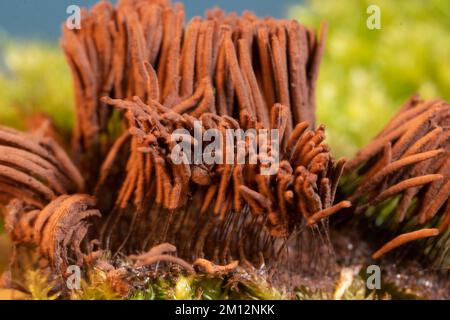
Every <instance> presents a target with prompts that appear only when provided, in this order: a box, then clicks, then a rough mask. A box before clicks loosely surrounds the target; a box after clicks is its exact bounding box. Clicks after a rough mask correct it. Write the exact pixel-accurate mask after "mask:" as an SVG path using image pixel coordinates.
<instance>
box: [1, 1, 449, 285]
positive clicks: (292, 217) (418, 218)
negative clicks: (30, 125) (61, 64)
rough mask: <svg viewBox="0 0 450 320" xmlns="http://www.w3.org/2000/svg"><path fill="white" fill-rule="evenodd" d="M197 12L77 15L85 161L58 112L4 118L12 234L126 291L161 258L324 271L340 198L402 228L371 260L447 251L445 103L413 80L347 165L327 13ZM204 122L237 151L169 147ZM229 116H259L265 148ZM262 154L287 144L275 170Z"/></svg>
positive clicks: (193, 268) (216, 269) (49, 263)
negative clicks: (330, 119) (328, 137)
mask: <svg viewBox="0 0 450 320" xmlns="http://www.w3.org/2000/svg"><path fill="white" fill-rule="evenodd" d="M184 19H185V14H184V10H183V6H182V5H181V4H176V5H175V6H172V5H171V4H170V2H169V1H164V0H160V1H158V0H120V1H118V4H117V6H115V7H114V6H113V5H111V4H110V3H108V2H104V1H102V2H100V3H99V4H97V5H96V6H95V7H94V8H92V9H91V10H89V11H88V10H83V12H82V22H81V29H79V30H69V29H67V28H66V27H64V29H63V37H62V39H61V44H62V47H63V49H64V52H65V54H66V56H67V61H68V63H69V65H70V67H71V71H72V76H73V83H74V92H75V102H76V104H75V105H76V112H75V114H76V126H75V128H74V132H73V135H72V150H71V151H72V155H73V162H72V160H71V159H70V158H69V156H68V155H67V154H66V152H65V151H64V150H63V149H62V148H61V147H60V146H59V145H58V144H57V143H56V142H55V140H54V139H53V138H52V137H50V135H49V134H48V132H47V131H46V129H45V126H44V127H42V128H40V129H39V130H37V131H35V132H30V133H22V132H19V131H16V130H13V129H9V128H4V127H2V128H0V151H3V152H0V201H1V203H2V206H4V207H5V210H3V212H4V221H5V226H6V230H7V232H8V234H9V236H10V238H11V240H12V241H13V242H14V244H15V246H16V247H17V248H25V249H32V250H34V251H36V252H38V254H39V257H40V258H41V259H40V261H39V265H40V267H41V268H46V270H50V272H52V273H53V274H56V275H59V276H65V275H66V270H67V267H68V266H69V265H73V264H75V265H79V266H81V265H87V266H89V267H95V268H99V269H101V270H104V271H105V272H108V277H109V276H111V277H112V278H114V279H115V281H116V282H117V283H118V284H119V286H120V287H121V288H122V289H123V290H125V289H127V288H130V286H131V285H130V283H127V282H126V280H125V279H127V277H131V276H133V275H134V276H136V275H138V276H137V277H141V276H142V274H141V272H144V274H146V273H145V272H155V271H156V270H157V269H158V270H161V268H160V265H161V264H162V265H163V266H166V267H169V268H162V270H163V271H164V270H169V269H172V270H173V269H174V268H175V269H176V270H178V271H180V270H182V271H183V272H187V273H194V272H197V271H202V272H205V273H207V274H209V275H216V276H222V275H223V274H226V273H230V272H234V271H235V270H236V269H241V268H242V269H245V270H253V271H254V270H256V269H257V270H260V269H262V270H265V271H266V270H270V271H272V270H274V271H282V272H284V275H286V274H288V275H312V274H323V273H325V272H328V271H335V270H336V269H335V267H336V263H335V256H334V252H333V248H332V240H331V239H330V235H329V220H330V218H332V217H333V216H335V215H339V213H342V212H343V211H345V212H347V213H350V214H351V216H352V217H353V218H352V219H358V220H360V221H363V223H367V220H365V219H360V218H359V217H361V215H362V214H364V216H365V217H369V218H373V219H374V220H377V221H378V222H377V223H378V224H380V223H379V221H381V222H382V225H383V226H387V229H388V230H389V231H390V234H391V235H392V234H395V235H396V236H397V237H396V238H394V239H393V240H391V241H389V242H388V243H386V245H385V246H383V247H382V248H381V249H380V250H378V251H377V252H375V253H374V254H373V258H374V259H377V258H379V257H380V256H382V255H384V254H385V253H387V252H389V251H390V250H393V249H394V248H396V247H398V246H401V245H403V244H406V243H409V242H411V241H412V240H418V239H425V240H422V242H421V244H422V246H421V247H420V250H421V252H423V253H424V254H426V255H427V257H428V258H430V260H431V261H434V262H436V263H438V264H439V265H445V264H448V257H449V247H450V246H449V241H450V240H449V239H450V238H449V227H448V226H449V224H450V211H449V206H450V204H449V203H450V202H449V200H448V198H449V194H450V188H449V172H450V171H449V168H450V167H449V159H450V158H449V137H450V135H449V130H448V128H449V122H450V121H449V115H450V108H449V105H448V103H446V102H444V101H441V100H436V101H422V100H420V99H419V98H418V97H413V98H412V99H411V100H410V101H408V103H407V104H406V105H405V106H404V107H402V108H401V110H400V111H399V113H398V114H397V115H396V116H395V117H394V118H393V119H392V121H391V122H390V123H389V124H388V125H387V126H386V127H385V129H383V131H382V132H381V133H380V134H379V135H378V136H377V137H375V139H374V140H373V141H372V142H371V143H370V144H369V145H367V146H366V147H365V148H363V149H362V150H361V151H360V152H359V153H358V154H357V155H356V157H355V158H354V159H353V160H351V161H350V162H349V163H348V165H347V166H346V161H345V160H344V159H341V160H336V159H334V158H333V157H332V155H331V151H330V148H329V147H328V146H327V145H326V144H325V143H324V141H325V127H324V126H323V125H316V121H315V98H314V92H315V86H316V81H317V77H318V72H319V66H320V60H321V57H322V54H323V50H324V42H325V34H326V25H323V26H322V27H321V30H320V32H316V31H315V30H313V29H308V28H306V27H305V26H303V25H301V24H299V23H298V22H297V21H294V20H277V19H273V18H263V19H261V18H258V17H256V16H255V15H253V14H252V13H250V12H245V13H244V14H243V15H242V16H238V15H236V14H234V13H232V14H226V13H225V12H223V11H222V10H220V9H213V10H210V11H208V12H207V13H206V17H205V18H201V17H194V18H193V19H192V20H191V21H190V22H188V23H187V24H185V21H184ZM199 124H200V125H199ZM180 130H182V131H183V134H180V133H179V132H180ZM196 130H197V131H200V132H201V133H203V132H207V131H208V130H216V131H217V132H218V140H219V142H220V143H219V144H218V147H216V149H215V150H214V154H215V155H221V156H222V157H221V158H222V159H224V158H227V157H228V156H229V155H231V160H232V161H230V162H228V161H226V162H223V163H206V162H195V161H194V162H192V161H191V162H189V161H182V162H176V161H174V158H173V154H174V152H175V151H176V149H177V147H178V144H177V142H179V141H183V142H184V143H187V145H188V146H189V147H188V148H189V149H194V150H195V148H198V147H200V148H201V149H205V148H207V147H208V145H209V141H207V142H205V141H203V140H202V139H200V140H199V139H198V138H197V136H196ZM228 130H234V131H252V132H253V135H252V137H253V139H254V140H253V141H256V145H257V146H258V148H257V150H264V152H259V153H258V152H257V153H256V154H251V152H250V150H251V141H249V140H247V139H244V140H241V141H238V139H237V138H236V137H232V139H231V141H230V140H229V139H228V138H229V137H228V133H227V132H228ZM270 130H276V131H277V132H278V134H277V135H275V136H267V135H265V134H262V133H261V132H267V131H270ZM239 146H241V147H243V148H242V149H240V148H239ZM273 146H278V148H274V147H273ZM264 157H270V158H271V159H278V163H277V165H278V166H277V170H276V171H275V172H272V173H270V174H266V173H265V172H264V170H265V169H267V163H266V162H265V161H264V159H265V158H264ZM182 158H183V156H182ZM250 158H252V159H253V160H255V161H253V162H252V161H249V160H250ZM183 159H184V158H183ZM238 159H244V160H247V161H243V162H242V161H238ZM344 173H345V179H344V180H345V181H344V182H343V183H342V184H341V188H339V181H340V178H341V175H343V174H344ZM338 188H339V190H338ZM350 201H351V202H353V203H354V206H353V207H352V205H351V202H350ZM349 208H350V209H349ZM380 212H382V213H383V216H382V217H380V216H381V214H380ZM381 218H382V219H381ZM15 252H16V253H17V252H18V251H15ZM16 256H17V254H16ZM16 256H15V257H13V259H14V258H16ZM155 265H157V267H155ZM255 268H256V269H255ZM124 288H125V289H124ZM122 289H121V290H122ZM127 290H128V289H127ZM127 290H125V291H127Z"/></svg>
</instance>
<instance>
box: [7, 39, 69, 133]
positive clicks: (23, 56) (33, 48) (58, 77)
mask: <svg viewBox="0 0 450 320" xmlns="http://www.w3.org/2000/svg"><path fill="white" fill-rule="evenodd" d="M33 113H45V114H47V115H49V116H51V117H52V118H53V119H54V121H55V123H56V125H57V126H58V127H59V128H60V129H62V130H64V131H66V132H67V131H69V130H70V128H71V127H72V124H73V121H74V117H73V94H72V82H71V76H70V72H69V67H68V66H67V64H66V61H65V59H64V56H63V54H62V52H61V50H60V49H59V48H58V45H57V44H56V43H55V44H43V43H35V42H26V43H25V42H19V41H10V40H9V39H7V38H6V37H5V36H2V35H1V34H0V124H2V125H9V126H14V127H17V128H24V127H25V119H26V117H27V116H29V115H31V114H33Z"/></svg>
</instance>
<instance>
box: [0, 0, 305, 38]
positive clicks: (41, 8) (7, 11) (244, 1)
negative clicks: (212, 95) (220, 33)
mask: <svg viewBox="0 0 450 320" xmlns="http://www.w3.org/2000/svg"><path fill="white" fill-rule="evenodd" d="M96 2H97V0H0V32H2V31H3V32H6V33H7V34H8V35H10V36H14V37H19V38H24V39H36V40H57V39H58V37H59V34H60V29H61V25H62V23H63V22H64V21H65V19H66V18H67V14H66V8H67V7H68V6H69V5H79V6H86V7H90V6H92V5H94V4H95V3H96ZM112 2H115V1H112ZM173 2H176V1H173ZM181 2H183V3H184V5H185V9H186V18H187V19H190V18H191V17H193V16H196V15H203V13H204V12H205V10H206V9H208V8H212V7H214V6H219V7H221V8H223V9H225V10H226V11H237V12H238V13H241V12H242V11H243V10H250V11H253V12H255V13H256V14H258V15H259V16H268V15H270V16H273V17H277V18H282V17H284V16H286V12H287V10H288V8H289V6H290V5H293V4H298V3H301V2H302V0H184V1H181Z"/></svg>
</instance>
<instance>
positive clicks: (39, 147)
mask: <svg viewBox="0 0 450 320" xmlns="http://www.w3.org/2000/svg"><path fill="white" fill-rule="evenodd" d="M0 181H1V182H0V196H1V197H0V203H1V204H2V205H3V206H5V205H6V207H5V208H4V209H5V210H3V211H4V217H3V218H4V219H3V220H4V223H5V228H6V230H7V232H8V234H9V236H10V238H11V240H12V241H13V242H14V243H15V244H21V245H29V246H32V247H36V246H37V247H38V248H39V251H40V253H41V255H42V257H44V258H46V259H48V261H49V263H50V264H51V266H52V268H53V269H54V270H57V271H59V272H60V271H64V270H66V267H67V265H68V263H69V262H68V261H69V258H70V259H71V258H74V259H75V261H76V262H77V263H78V264H81V263H82V262H83V254H82V253H81V249H80V245H81V243H82V241H83V239H84V238H85V236H86V234H87V232H88V229H89V226H90V224H89V218H90V217H93V216H99V211H98V210H94V209H91V207H92V206H94V204H95V200H94V199H93V198H91V197H88V196H86V195H75V196H68V194H72V193H76V192H81V191H82V190H83V189H84V182H83V178H82V177H81V174H80V173H79V172H78V169H77V168H76V167H75V166H74V165H73V163H72V162H71V160H70V159H69V157H68V156H67V154H66V153H65V151H64V150H63V149H62V148H61V147H60V146H59V145H58V144H57V143H56V142H55V141H54V140H53V138H51V137H48V136H46V134H45V126H44V127H42V128H41V129H40V130H39V131H38V132H34V133H22V132H19V131H17V130H14V129H11V128H5V127H1V128H0Z"/></svg>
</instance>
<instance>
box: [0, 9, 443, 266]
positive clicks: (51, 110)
mask: <svg viewBox="0 0 450 320" xmlns="http://www.w3.org/2000/svg"><path fill="white" fill-rule="evenodd" d="M194 3H195V1H194ZM231 3H236V2H231ZM242 3H244V4H245V3H246V1H239V4H240V5H241V6H242ZM264 3H265V5H266V6H267V5H268V3H269V2H267V1H266V2H264ZM270 3H271V5H272V6H274V7H275V6H277V8H278V9H277V10H279V4H280V3H279V2H278V1H276V2H275V1H271V2H270ZM286 3H287V4H289V7H288V9H283V10H284V11H286V12H285V14H284V15H285V16H286V17H289V18H295V19H298V20H300V21H301V22H302V23H305V24H307V25H309V26H315V27H318V26H319V23H320V22H321V21H327V22H328V24H329V37H328V40H327V47H326V53H325V56H324V61H323V64H322V68H321V73H320V78H319V84H318V88H317V101H318V119H319V121H320V122H321V123H325V124H326V125H327V128H328V134H327V135H328V142H329V144H330V145H331V147H332V148H333V152H334V154H335V155H336V156H347V157H350V156H352V155H353V154H354V153H355V152H356V150H357V149H358V148H359V147H361V146H362V145H364V144H365V143H366V142H367V141H368V140H369V139H370V138H371V137H372V136H374V135H375V134H376V132H377V131H378V130H379V129H380V128H381V127H382V126H383V125H384V124H385V123H386V121H387V120H388V119H389V117H390V116H391V115H392V114H393V113H394V112H395V111H396V109H397V108H399V106H400V105H401V104H402V102H403V101H405V100H406V99H407V98H408V97H409V96H410V95H412V94H413V93H415V92H419V93H420V94H421V95H422V96H423V97H425V98H432V97H442V98H445V99H447V100H449V99H450V93H449V88H450V1H448V0H429V1H425V0H409V1H393V0H370V1H369V0H347V1H335V0H309V1H305V2H299V3H301V4H298V5H295V4H292V3H293V2H292V1H288V2H284V4H286ZM372 4H375V5H378V6H379V8H380V10H381V29H380V30H369V29H368V28H367V26H366V20H367V18H368V17H369V14H368V13H367V12H366V10H367V7H368V6H369V5H372ZM185 5H186V6H187V7H189V6H190V5H191V3H190V2H186V3H185ZM256 5H257V4H256V3H255V2H249V4H248V6H247V9H249V10H253V9H255V8H252V6H256ZM208 6H211V4H209V5H208ZM226 9H228V10H232V9H233V7H232V5H231V4H230V5H228V7H227V8H226ZM255 11H257V12H258V10H255ZM274 12H277V11H276V10H275V9H274ZM0 29H2V24H1V20H0ZM45 41H46V42H40V41H36V40H30V39H27V40H17V39H16V38H14V37H11V36H8V35H6V34H2V33H0V124H2V125H11V126H15V127H18V128H24V127H25V118H26V117H27V116H29V115H32V114H33V113H36V112H45V113H47V114H49V115H51V116H52V117H53V118H54V120H55V123H56V125H57V126H59V127H60V129H61V130H63V131H66V132H69V131H70V129H71V127H72V125H73V109H72V108H73V97H72V85H71V77H70V73H69V69H68V67H67V66H66V63H65V60H64V57H63V55H62V52H61V50H60V49H59V48H58V45H57V43H56V41H51V40H50V41H49V40H45ZM0 224H1V223H0ZM0 228H1V227H0ZM2 238H4V236H3V237H2V236H1V235H0V272H1V269H2V267H1V265H2V261H3V264H4V262H5V261H6V255H5V254H1V250H2V247H6V245H4V242H5V240H4V239H3V240H2Z"/></svg>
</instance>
